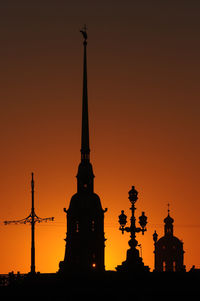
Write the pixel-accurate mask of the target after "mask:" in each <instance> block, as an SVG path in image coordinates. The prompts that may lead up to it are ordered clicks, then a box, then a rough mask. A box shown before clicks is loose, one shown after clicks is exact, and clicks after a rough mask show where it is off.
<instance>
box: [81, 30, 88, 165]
mask: <svg viewBox="0 0 200 301" xmlns="http://www.w3.org/2000/svg"><path fill="white" fill-rule="evenodd" d="M86 30H87V28H86V26H84V28H83V30H81V31H80V32H81V33H82V35H83V38H84V41H83V46H84V58H83V99H82V134H81V161H85V160H87V161H89V160H90V146H89V121H88V92H87V32H86Z"/></svg>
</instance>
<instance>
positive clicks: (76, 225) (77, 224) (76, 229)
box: [75, 221, 79, 233]
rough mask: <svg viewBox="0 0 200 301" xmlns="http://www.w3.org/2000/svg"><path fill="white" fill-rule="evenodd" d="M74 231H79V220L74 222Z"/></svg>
mask: <svg viewBox="0 0 200 301" xmlns="http://www.w3.org/2000/svg"><path fill="white" fill-rule="evenodd" d="M75 231H76V233H78V232H79V221H76V224H75Z"/></svg>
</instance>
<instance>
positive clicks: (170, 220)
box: [164, 204, 174, 225]
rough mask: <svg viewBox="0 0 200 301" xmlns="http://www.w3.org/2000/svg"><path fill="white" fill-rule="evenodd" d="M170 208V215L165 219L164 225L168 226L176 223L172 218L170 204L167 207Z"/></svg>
mask: <svg viewBox="0 0 200 301" xmlns="http://www.w3.org/2000/svg"><path fill="white" fill-rule="evenodd" d="M167 206H168V215H167V217H166V218H165V219H164V223H165V224H166V225H170V224H173V222H174V219H173V218H172V217H171V216H170V214H169V213H170V209H169V204H168V205H167Z"/></svg>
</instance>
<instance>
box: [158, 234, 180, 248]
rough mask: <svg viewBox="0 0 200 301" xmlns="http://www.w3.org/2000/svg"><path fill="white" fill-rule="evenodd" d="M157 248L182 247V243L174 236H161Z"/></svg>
mask: <svg viewBox="0 0 200 301" xmlns="http://www.w3.org/2000/svg"><path fill="white" fill-rule="evenodd" d="M156 245H157V246H162V245H165V246H172V245H173V246H174V245H176V246H177V245H183V243H182V241H181V240H180V239H178V238H177V237H176V236H163V237H161V238H160V239H159V240H158V241H157V243H156Z"/></svg>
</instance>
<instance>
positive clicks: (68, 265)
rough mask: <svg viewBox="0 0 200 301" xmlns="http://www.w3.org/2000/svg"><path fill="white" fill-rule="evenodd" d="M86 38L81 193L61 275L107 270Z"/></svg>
mask: <svg viewBox="0 0 200 301" xmlns="http://www.w3.org/2000/svg"><path fill="white" fill-rule="evenodd" d="M81 33H82V35H83V39H84V40H83V48H84V55H83V96H82V129H81V162H80V164H79V167H78V173H77V176H76V177H77V193H76V194H74V195H73V196H72V198H71V201H70V204H69V208H68V209H67V210H66V209H65V208H64V212H65V213H66V217H67V235H66V238H65V241H66V246H65V257H64V261H61V262H60V272H64V273H67V272H72V271H73V272H89V271H104V270H105V266H104V247H105V238H104V213H105V212H106V211H107V209H105V210H103V209H102V206H101V201H100V198H99V196H98V195H97V194H95V193H94V173H93V168H92V164H91V163H90V146H89V118H88V91H87V38H88V37H87V32H86V27H84V29H83V30H81Z"/></svg>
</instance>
